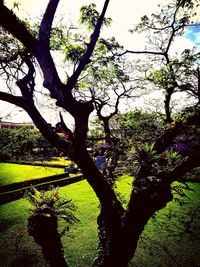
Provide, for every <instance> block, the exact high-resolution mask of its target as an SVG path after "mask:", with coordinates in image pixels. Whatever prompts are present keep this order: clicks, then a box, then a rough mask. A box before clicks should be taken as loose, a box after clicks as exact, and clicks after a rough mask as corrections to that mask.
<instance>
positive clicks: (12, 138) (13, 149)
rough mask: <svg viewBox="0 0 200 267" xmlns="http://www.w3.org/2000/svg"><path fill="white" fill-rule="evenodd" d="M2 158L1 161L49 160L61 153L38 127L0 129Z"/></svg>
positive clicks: (0, 155) (0, 157)
mask: <svg viewBox="0 0 200 267" xmlns="http://www.w3.org/2000/svg"><path fill="white" fill-rule="evenodd" d="M0 140H1V141H0V148H1V152H0V160H1V161H7V160H12V161H32V160H45V159H46V160H48V159H49V158H50V157H51V156H56V155H59V154H60V153H59V151H58V150H57V149H56V148H55V147H52V146H51V145H50V144H49V142H47V140H45V139H44V138H43V136H42V135H41V134H40V132H39V131H38V130H36V129H31V130H30V129H29V128H27V127H26V126H24V127H22V128H16V129H9V128H2V129H0Z"/></svg>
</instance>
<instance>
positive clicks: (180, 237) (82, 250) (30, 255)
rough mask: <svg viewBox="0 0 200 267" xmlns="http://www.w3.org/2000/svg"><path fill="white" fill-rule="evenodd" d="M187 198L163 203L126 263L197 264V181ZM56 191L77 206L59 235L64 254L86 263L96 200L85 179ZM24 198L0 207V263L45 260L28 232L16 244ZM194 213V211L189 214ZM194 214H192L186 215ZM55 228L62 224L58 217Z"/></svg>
mask: <svg viewBox="0 0 200 267" xmlns="http://www.w3.org/2000/svg"><path fill="white" fill-rule="evenodd" d="M130 185H131V178H130V177H127V178H125V179H124V180H121V181H120V182H118V188H119V191H120V193H121V195H122V196H123V197H124V198H125V199H127V198H128V196H129V192H130ZM191 187H192V188H193V189H194V191H189V192H188V195H189V197H190V199H188V200H186V201H187V202H188V203H187V204H185V205H183V206H180V205H179V204H178V203H177V202H170V203H169V204H168V205H167V207H166V208H165V209H163V210H162V211H160V212H158V213H157V215H156V216H155V218H153V219H151V220H150V221H149V223H148V225H147V226H146V228H145V231H144V233H143V235H142V237H141V239H140V241H139V244H138V249H137V253H136V255H135V258H134V260H133V261H132V263H131V265H130V266H131V267H136V266H137V267H140V266H141V267H143V266H144V267H147V266H148V267H158V266H163V267H167V266H177V267H178V266H187V267H189V266H198V263H199V262H200V256H199V255H200V244H199V234H200V233H199V229H200V218H199V207H200V205H199V204H200V199H199V194H200V185H199V184H191ZM60 194H61V195H65V196H67V197H68V198H70V199H73V201H74V203H75V205H76V206H77V207H78V210H77V211H76V213H75V215H76V216H77V217H78V219H79V220H80V222H79V223H77V224H75V225H73V226H72V227H71V228H70V231H69V232H68V233H66V234H65V235H64V236H63V237H62V241H63V245H64V249H65V255H66V259H67V260H68V262H69V264H70V266H71V267H89V266H91V263H92V260H93V258H94V257H95V255H96V250H97V226H96V217H97V216H98V213H99V209H98V200H97V198H96V196H95V194H94V192H93V191H92V189H91V188H90V186H89V185H88V183H87V182H86V181H81V182H78V183H75V184H71V185H68V186H65V187H62V188H61V189H60ZM27 204H28V203H27V200H25V199H20V200H17V201H14V202H11V203H8V204H5V205H2V206H1V207H0V214H1V216H0V217H1V221H0V232H1V240H0V245H1V255H0V257H1V262H0V266H2V267H8V266H20V267H25V266H29V267H33V266H34V267H37V266H38V267H39V266H41V267H42V266H44V265H45V263H44V260H43V258H42V255H41V252H40V249H39V247H38V246H37V245H36V244H35V243H34V242H33V240H32V238H31V237H30V236H28V234H27V233H25V234H24V237H23V239H22V241H21V242H20V243H19V249H18V250H17V246H16V244H17V243H16V240H17V236H18V234H19V233H20V232H23V229H26V225H27V217H28V216H29V214H30V213H29V210H28V205H27ZM193 213H194V214H193ZM191 214H193V215H194V216H193V220H191V216H190V215H191ZM59 227H60V230H62V229H63V228H64V227H65V223H64V222H60V226H59Z"/></svg>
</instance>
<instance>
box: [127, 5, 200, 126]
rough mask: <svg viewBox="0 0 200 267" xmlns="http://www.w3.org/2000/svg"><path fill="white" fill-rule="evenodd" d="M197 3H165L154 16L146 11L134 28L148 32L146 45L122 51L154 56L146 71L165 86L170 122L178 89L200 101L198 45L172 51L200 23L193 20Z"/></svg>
mask: <svg viewBox="0 0 200 267" xmlns="http://www.w3.org/2000/svg"><path fill="white" fill-rule="evenodd" d="M197 7H198V2H197V1H182V0H177V1H172V2H171V3H169V4H167V5H165V6H161V7H160V10H159V11H158V12H156V13H153V14H151V16H150V17H148V16H146V15H144V16H143V17H142V18H141V22H140V23H139V24H138V25H137V26H135V27H134V29H132V30H130V32H131V33H135V32H140V33H141V32H143V33H145V34H146V39H147V45H146V49H145V50H144V51H130V50H126V51H125V52H123V53H122V54H127V53H131V54H145V55H149V56H150V63H149V66H148V67H146V68H145V75H146V79H147V80H149V81H150V82H152V83H153V85H154V87H158V88H159V89H162V90H164V94H165V100H164V106H165V113H166V122H171V121H172V117H171V109H172V107H171V106H170V102H171V98H172V95H173V94H174V93H175V92H177V91H181V92H182V91H184V92H187V93H188V94H189V95H192V96H193V97H195V98H196V99H197V101H198V102H199V61H198V60H199V57H200V54H199V52H197V51H195V49H184V50H182V51H181V49H180V50H179V51H178V53H173V52H172V49H173V45H174V42H175V41H176V39H177V38H178V37H179V36H182V35H183V34H184V32H185V29H186V28H187V27H198V25H199V24H198V23H195V22H194V21H193V18H194V16H195V15H196V12H195V11H196V8H197ZM152 57H153V61H152ZM152 62H154V63H152ZM152 69H153V70H152ZM148 86H151V85H148Z"/></svg>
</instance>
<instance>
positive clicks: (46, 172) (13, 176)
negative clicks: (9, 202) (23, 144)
mask: <svg viewBox="0 0 200 267" xmlns="http://www.w3.org/2000/svg"><path fill="white" fill-rule="evenodd" d="M61 173H64V169H62V168H50V167H41V166H30V165H19V164H11V163H0V185H6V184H11V183H16V182H23V181H27V180H30V179H36V178H42V177H46V176H51V175H56V174H61Z"/></svg>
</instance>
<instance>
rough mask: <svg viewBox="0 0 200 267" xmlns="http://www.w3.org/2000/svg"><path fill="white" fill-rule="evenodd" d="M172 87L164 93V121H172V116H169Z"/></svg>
mask: <svg viewBox="0 0 200 267" xmlns="http://www.w3.org/2000/svg"><path fill="white" fill-rule="evenodd" d="M173 89H174V88H173ZM173 89H168V90H167V91H166V95H165V101H164V103H165V114H166V122H167V123H170V122H172V121H173V120H172V118H171V110H170V101H171V96H172V93H173Z"/></svg>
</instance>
